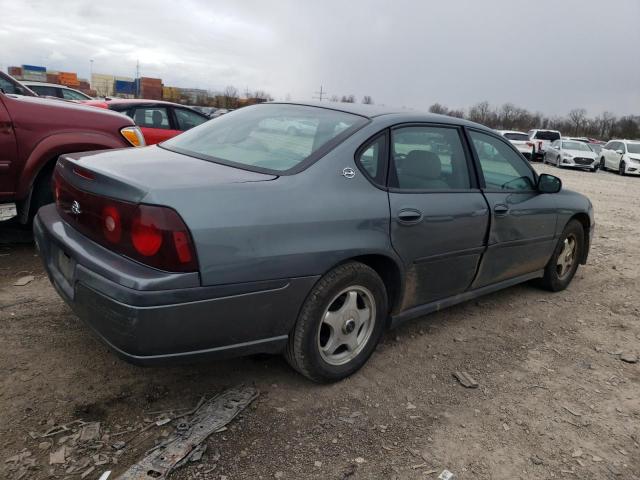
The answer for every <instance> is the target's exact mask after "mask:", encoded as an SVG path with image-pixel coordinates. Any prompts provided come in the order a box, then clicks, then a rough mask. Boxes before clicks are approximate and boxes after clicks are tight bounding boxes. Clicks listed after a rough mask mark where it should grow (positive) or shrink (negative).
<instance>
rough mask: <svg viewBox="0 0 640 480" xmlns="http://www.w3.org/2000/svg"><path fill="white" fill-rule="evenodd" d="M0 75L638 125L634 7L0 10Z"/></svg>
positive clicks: (297, 2)
mask: <svg viewBox="0 0 640 480" xmlns="http://www.w3.org/2000/svg"><path fill="white" fill-rule="evenodd" d="M0 12H1V18H2V22H1V23H0V68H2V69H3V70H6V67H7V66H9V65H21V64H36V65H44V66H46V67H47V68H48V69H50V70H63V71H76V72H78V74H79V75H80V76H82V77H88V76H89V60H90V59H93V61H94V62H93V71H94V72H96V73H110V74H116V75H125V76H131V77H133V76H135V71H136V60H137V59H139V60H140V73H141V75H143V76H153V77H160V78H162V79H163V82H164V84H165V85H171V86H180V87H198V88H207V89H222V88H224V87H225V86H226V85H235V86H236V87H238V89H240V90H241V91H244V90H245V88H246V87H248V88H249V89H250V90H257V89H262V90H266V91H268V92H269V93H271V94H272V95H273V96H274V97H275V98H276V99H284V98H286V96H287V95H290V97H291V98H293V99H303V100H308V99H311V97H312V95H313V92H315V91H317V90H318V89H319V87H320V85H321V84H322V85H324V88H325V89H326V90H327V91H328V92H329V94H330V95H331V94H337V95H345V94H346V95H348V94H354V95H355V96H356V97H357V98H358V100H360V99H361V98H362V96H363V95H371V96H372V97H373V99H374V101H375V102H376V103H383V104H387V105H395V106H407V107H412V108H416V109H426V108H428V106H429V105H431V104H432V103H435V102H440V103H443V104H445V105H447V106H449V107H456V108H460V107H462V108H466V107H468V106H470V105H472V104H473V103H476V102H479V101H482V100H488V101H489V102H491V103H493V104H501V103H504V102H513V103H515V104H517V105H520V106H523V107H526V108H529V109H531V110H534V111H535V110H538V111H541V112H543V113H546V114H549V115H556V114H558V115H560V114H566V113H567V112H568V111H569V110H570V109H572V108H576V107H583V108H586V109H587V110H588V112H589V114H591V115H596V114H599V113H601V112H602V111H604V110H609V111H612V112H614V113H616V114H618V115H621V114H640V0H607V1H604V0H600V1H595V0H535V1H534V0H529V1H524V0H481V1H480V0H449V1H435V0H429V1H426V0H425V1H418V0H393V1H391V0H390V1H382V0H371V1H365V0H359V1H356V0H340V1H336V0H316V1H310V0H272V1H259V0H242V1H231V0H227V1H207V0H181V1H170V0H152V1H147V0H136V1H120V0H91V1H80V0H59V1H51V0H0Z"/></svg>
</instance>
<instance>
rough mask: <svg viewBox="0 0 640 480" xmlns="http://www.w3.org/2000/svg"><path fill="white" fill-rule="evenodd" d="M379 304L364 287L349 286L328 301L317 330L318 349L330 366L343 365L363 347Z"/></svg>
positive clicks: (370, 331) (372, 327) (370, 332)
mask: <svg viewBox="0 0 640 480" xmlns="http://www.w3.org/2000/svg"><path fill="white" fill-rule="evenodd" d="M375 318H376V303H375V301H374V298H373V294H372V293H371V292H370V291H369V290H368V289H366V288H365V287H362V286H357V285H356V286H350V287H347V288H345V289H344V290H342V291H341V292H340V293H338V294H337V295H336V296H335V297H334V298H333V300H331V302H330V303H329V306H328V307H327V308H326V310H325V312H324V314H323V316H322V323H321V324H320V328H319V329H318V350H319V352H320V356H321V357H322V359H323V360H324V361H325V362H327V363H328V364H330V365H344V364H345V363H348V362H350V361H351V360H353V359H354V358H355V357H356V356H358V354H359V353H360V352H361V351H362V350H363V349H364V347H365V345H366V344H367V342H368V341H369V338H370V337H371V334H372V332H373V330H374V325H375Z"/></svg>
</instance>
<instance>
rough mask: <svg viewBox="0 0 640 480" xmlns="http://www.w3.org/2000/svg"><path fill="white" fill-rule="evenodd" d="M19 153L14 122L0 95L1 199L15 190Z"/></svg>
mask: <svg viewBox="0 0 640 480" xmlns="http://www.w3.org/2000/svg"><path fill="white" fill-rule="evenodd" d="M17 154H18V152H17V149H16V137H15V132H14V130H13V122H12V121H11V117H10V116H9V112H8V111H7V109H6V107H5V106H4V103H3V101H2V95H0V201H2V200H3V197H10V196H12V195H13V193H14V191H15V185H14V183H15V182H14V180H15V170H16V169H17V168H18V166H17Z"/></svg>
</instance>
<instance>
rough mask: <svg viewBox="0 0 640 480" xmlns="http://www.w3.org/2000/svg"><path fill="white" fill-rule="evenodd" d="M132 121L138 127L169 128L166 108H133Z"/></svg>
mask: <svg viewBox="0 0 640 480" xmlns="http://www.w3.org/2000/svg"><path fill="white" fill-rule="evenodd" d="M133 121H134V122H136V125H138V126H139V127H147V128H163V129H165V130H169V129H170V128H171V126H170V125H169V116H168V115H167V109H166V108H157V107H143V108H136V109H135V110H133Z"/></svg>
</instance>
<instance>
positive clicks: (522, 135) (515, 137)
mask: <svg viewBox="0 0 640 480" xmlns="http://www.w3.org/2000/svg"><path fill="white" fill-rule="evenodd" d="M504 138H507V139H509V140H522V141H525V142H526V141H527V140H529V136H528V135H527V134H526V133H505V134H504Z"/></svg>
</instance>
